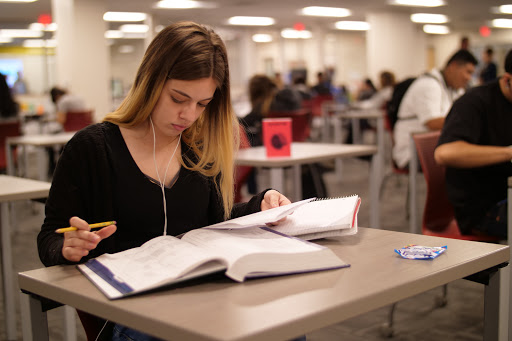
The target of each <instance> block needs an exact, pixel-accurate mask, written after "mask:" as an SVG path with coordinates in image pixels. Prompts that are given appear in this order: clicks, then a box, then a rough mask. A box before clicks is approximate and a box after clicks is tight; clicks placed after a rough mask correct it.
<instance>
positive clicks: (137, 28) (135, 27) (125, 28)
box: [119, 24, 149, 33]
mask: <svg viewBox="0 0 512 341" xmlns="http://www.w3.org/2000/svg"><path fill="white" fill-rule="evenodd" d="M119 30H120V31H121V32H123V33H146V32H147V31H149V26H148V25H142V24H126V25H121V26H119Z"/></svg>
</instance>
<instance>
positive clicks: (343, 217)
mask: <svg viewBox="0 0 512 341" xmlns="http://www.w3.org/2000/svg"><path fill="white" fill-rule="evenodd" d="M359 202H360V198H359V197H358V196H357V195H353V196H350V197H344V198H333V199H325V200H317V201H312V202H310V203H308V204H306V205H303V206H301V207H299V208H298V209H296V210H295V211H294V212H293V213H292V214H291V215H289V216H288V217H287V218H286V220H285V221H284V222H282V223H280V224H279V225H277V226H275V227H274V229H275V230H277V231H279V232H282V233H285V234H289V235H292V236H297V235H301V234H305V233H315V232H323V231H329V230H333V229H344V228H347V229H348V228H352V227H353V226H354V225H356V221H357V220H356V219H355V217H356V216H357V212H358V209H359Z"/></svg>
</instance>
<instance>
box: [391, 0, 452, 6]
mask: <svg viewBox="0 0 512 341" xmlns="http://www.w3.org/2000/svg"><path fill="white" fill-rule="evenodd" d="M388 3H389V4H391V5H400V6H415V7H439V6H444V5H446V3H445V2H444V0H389V1H388Z"/></svg>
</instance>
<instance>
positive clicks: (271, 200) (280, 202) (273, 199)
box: [261, 189, 292, 211]
mask: <svg viewBox="0 0 512 341" xmlns="http://www.w3.org/2000/svg"><path fill="white" fill-rule="evenodd" d="M291 203H292V202H291V201H290V200H289V199H288V198H287V197H285V196H284V195H282V194H281V193H279V192H278V191H276V190H275V189H271V190H269V191H267V192H266V193H265V196H264V197H263V200H262V201H261V210H262V211H265V210H268V209H271V208H275V207H279V206H284V205H289V204H291Z"/></svg>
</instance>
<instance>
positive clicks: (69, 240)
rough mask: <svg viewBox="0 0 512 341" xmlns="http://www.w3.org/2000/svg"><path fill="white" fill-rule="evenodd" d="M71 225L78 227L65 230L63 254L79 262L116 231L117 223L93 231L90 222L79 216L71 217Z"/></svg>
mask: <svg viewBox="0 0 512 341" xmlns="http://www.w3.org/2000/svg"><path fill="white" fill-rule="evenodd" d="M69 225H70V226H74V227H76V228H77V230H76V231H70V232H64V245H63V246H62V255H63V256H64V258H66V259H67V260H69V261H71V262H78V261H80V259H82V257H84V256H87V255H88V254H89V251H91V250H93V249H95V248H96V246H98V243H99V242H100V241H102V240H103V239H105V238H108V237H110V236H111V235H112V234H113V233H114V232H116V229H117V226H116V225H109V226H106V227H104V228H102V229H101V230H98V231H94V232H91V228H90V227H89V224H88V223H87V222H86V221H85V220H83V219H80V218H78V217H72V218H71V219H69Z"/></svg>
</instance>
